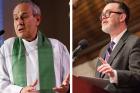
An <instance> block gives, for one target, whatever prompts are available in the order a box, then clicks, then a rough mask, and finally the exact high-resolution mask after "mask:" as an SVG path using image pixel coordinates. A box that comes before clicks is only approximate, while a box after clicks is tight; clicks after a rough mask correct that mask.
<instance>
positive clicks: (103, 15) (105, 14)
mask: <svg viewBox="0 0 140 93" xmlns="http://www.w3.org/2000/svg"><path fill="white" fill-rule="evenodd" d="M111 13H116V14H122V13H123V12H115V11H110V10H107V11H106V12H105V13H102V14H101V15H100V21H102V19H103V17H104V18H109V17H110V15H111Z"/></svg>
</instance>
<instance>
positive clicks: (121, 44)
mask: <svg viewBox="0 0 140 93" xmlns="http://www.w3.org/2000/svg"><path fill="white" fill-rule="evenodd" d="M129 35H130V34H129V32H128V31H126V32H125V33H124V35H123V36H122V38H121V39H120V40H119V42H118V44H117V45H116V47H115V48H114V50H113V51H112V53H111V55H110V58H109V60H108V63H109V64H110V65H111V64H112V62H113V60H114V58H115V57H116V56H117V54H118V53H119V51H120V50H121V49H122V47H123V46H124V44H125V41H126V39H127V38H128V36H129Z"/></svg>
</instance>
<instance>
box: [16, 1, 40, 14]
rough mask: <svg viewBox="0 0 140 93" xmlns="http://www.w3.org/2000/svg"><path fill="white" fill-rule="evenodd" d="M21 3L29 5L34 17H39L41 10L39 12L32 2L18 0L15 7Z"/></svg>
mask: <svg viewBox="0 0 140 93" xmlns="http://www.w3.org/2000/svg"><path fill="white" fill-rule="evenodd" d="M22 3H27V4H29V5H31V8H32V12H33V15H34V16H36V15H38V16H41V10H40V8H39V6H38V5H36V4H35V3H34V2H32V1H31V0H20V2H18V3H17V5H19V4H22ZM17 5H16V6H17Z"/></svg>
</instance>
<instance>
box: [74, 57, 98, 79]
mask: <svg viewBox="0 0 140 93" xmlns="http://www.w3.org/2000/svg"><path fill="white" fill-rule="evenodd" d="M96 62H97V58H96V59H93V60H91V61H87V62H84V63H83V64H80V65H78V66H75V67H74V68H73V75H76V76H85V77H94V76H95V70H96Z"/></svg>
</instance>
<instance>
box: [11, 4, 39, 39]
mask: <svg viewBox="0 0 140 93" xmlns="http://www.w3.org/2000/svg"><path fill="white" fill-rule="evenodd" d="M13 19H14V28H15V32H16V35H17V36H18V37H20V38H23V39H26V40H27V41H32V40H34V39H35V37H36V35H37V30H38V29H37V28H38V25H39V23H40V16H34V15H33V11H32V8H31V6H30V5H29V4H27V3H22V4H19V5H17V6H16V7H15V9H14V11H13Z"/></svg>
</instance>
